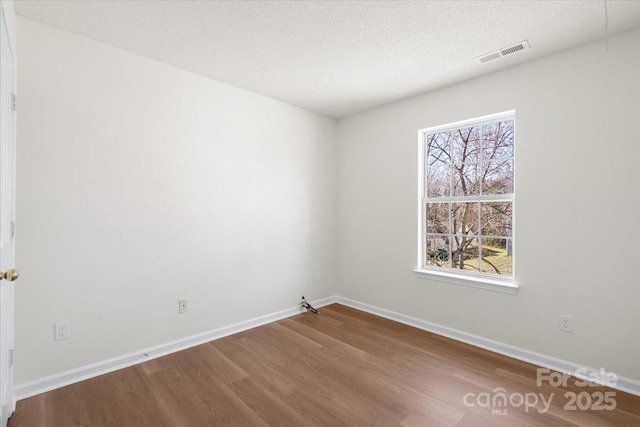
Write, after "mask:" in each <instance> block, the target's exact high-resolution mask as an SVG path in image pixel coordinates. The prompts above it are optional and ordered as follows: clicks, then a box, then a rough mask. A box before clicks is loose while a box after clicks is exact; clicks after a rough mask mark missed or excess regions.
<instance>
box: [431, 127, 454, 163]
mask: <svg viewBox="0 0 640 427" xmlns="http://www.w3.org/2000/svg"><path fill="white" fill-rule="evenodd" d="M450 139H451V132H439V133H434V134H431V135H427V165H429V166H439V165H444V164H449V163H451V156H450V154H449V153H450V150H451V142H450Z"/></svg>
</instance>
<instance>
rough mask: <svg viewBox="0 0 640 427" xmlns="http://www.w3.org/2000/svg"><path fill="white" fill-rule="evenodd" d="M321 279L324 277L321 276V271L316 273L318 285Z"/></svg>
mask: <svg viewBox="0 0 640 427" xmlns="http://www.w3.org/2000/svg"><path fill="white" fill-rule="evenodd" d="M321 279H322V277H321V276H320V273H316V277H315V282H316V285H319V284H320V282H321Z"/></svg>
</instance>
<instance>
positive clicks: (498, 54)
mask: <svg viewBox="0 0 640 427" xmlns="http://www.w3.org/2000/svg"><path fill="white" fill-rule="evenodd" d="M526 49H529V43H527V41H526V40H523V41H521V42H519V43H516V44H514V45H511V46H507V47H505V48H502V49H500V50H496V51H495V52H491V53H487V54H486V55H482V56H479V57H477V58H476V59H477V60H478V61H480V63H481V64H484V63H485V62H489V61H493V60H494V59H498V58H502V57H503V56H507V55H511V54H512V53H516V52H520V51H521V50H526Z"/></svg>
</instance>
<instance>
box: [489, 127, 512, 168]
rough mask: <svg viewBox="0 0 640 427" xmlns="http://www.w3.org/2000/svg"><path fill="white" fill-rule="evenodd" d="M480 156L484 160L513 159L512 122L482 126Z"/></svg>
mask: <svg viewBox="0 0 640 427" xmlns="http://www.w3.org/2000/svg"><path fill="white" fill-rule="evenodd" d="M482 156H483V159H484V160H492V159H500V158H507V157H513V120H505V121H502V122H495V123H489V124H486V125H484V126H483V129H482Z"/></svg>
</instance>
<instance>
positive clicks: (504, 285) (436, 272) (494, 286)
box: [414, 110, 518, 295]
mask: <svg viewBox="0 0 640 427" xmlns="http://www.w3.org/2000/svg"><path fill="white" fill-rule="evenodd" d="M515 118H516V112H515V110H510V111H505V112H502V113H497V114H491V115H487V116H482V117H477V118H474V119H469V120H462V121H459V122H454V123H449V124H446V125H441V126H433V127H429V128H426V129H421V130H419V131H418V171H419V172H418V192H419V193H418V263H417V268H416V269H415V270H414V272H415V275H416V277H419V278H421V279H429V280H436V281H440V282H447V283H453V284H457V285H463V286H470V287H474V288H481V289H487V290H491V291H496V292H503V293H507V294H512V295H515V294H517V292H518V285H517V283H516V281H515V277H516V271H515V266H516V252H515V250H514V251H513V258H512V262H513V265H512V275H511V276H499V275H489V274H486V273H477V272H473V271H466V270H454V269H448V268H434V267H428V266H427V265H426V260H425V254H426V237H427V233H426V223H427V222H426V203H427V197H426V193H425V190H426V181H425V172H426V167H427V158H426V155H427V152H426V151H427V150H426V144H427V135H430V134H433V133H438V132H444V131H450V130H455V129H459V128H464V127H469V126H472V125H473V126H477V125H482V124H486V123H492V122H498V121H502V120H514V121H515ZM513 149H514V153H513V158H514V165H513V174H514V177H513V178H514V180H513V181H514V182H513V192H512V193H511V194H507V195H502V194H501V195H487V196H483V195H480V196H478V197H476V198H474V199H475V201H510V202H511V203H512V218H511V227H512V236H511V244H512V247H515V238H516V233H515V230H516V219H515V210H516V209H515V207H516V203H515V196H516V182H515V175H516V174H515V157H516V156H515V150H516V144H515V126H514V147H513ZM429 201H438V199H433V198H431V199H429ZM446 201H451V202H455V201H456V200H455V197H448V198H447V200H446ZM459 201H468V199H466V198H465V199H464V200H459Z"/></svg>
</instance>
